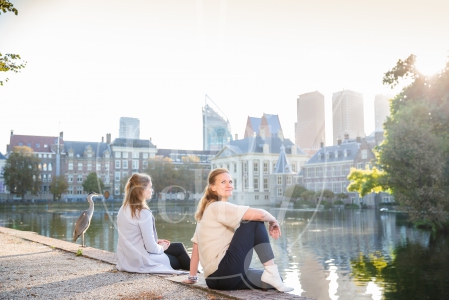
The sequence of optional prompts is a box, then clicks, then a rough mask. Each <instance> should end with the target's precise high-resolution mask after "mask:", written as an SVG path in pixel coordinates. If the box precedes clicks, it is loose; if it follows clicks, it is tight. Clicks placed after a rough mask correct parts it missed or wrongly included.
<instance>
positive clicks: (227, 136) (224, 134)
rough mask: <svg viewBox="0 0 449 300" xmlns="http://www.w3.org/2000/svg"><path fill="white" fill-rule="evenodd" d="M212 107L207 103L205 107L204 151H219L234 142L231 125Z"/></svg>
mask: <svg viewBox="0 0 449 300" xmlns="http://www.w3.org/2000/svg"><path fill="white" fill-rule="evenodd" d="M206 98H208V97H207V96H206ZM212 105H213V102H212V103H211V104H207V103H206V105H205V106H204V107H203V150H211V151H218V150H221V149H222V148H223V147H224V145H226V144H227V143H228V142H229V141H232V134H231V124H230V123H229V121H228V120H225V118H224V117H223V116H221V115H220V114H219V113H218V110H219V108H218V107H216V108H215V109H214V108H212Z"/></svg>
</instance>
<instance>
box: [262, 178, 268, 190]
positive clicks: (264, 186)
mask: <svg viewBox="0 0 449 300" xmlns="http://www.w3.org/2000/svg"><path fill="white" fill-rule="evenodd" d="M263 189H264V190H268V178H264V179H263Z"/></svg>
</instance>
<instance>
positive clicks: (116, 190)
mask: <svg viewBox="0 0 449 300" xmlns="http://www.w3.org/2000/svg"><path fill="white" fill-rule="evenodd" d="M114 195H120V186H117V185H116V186H115V187H114Z"/></svg>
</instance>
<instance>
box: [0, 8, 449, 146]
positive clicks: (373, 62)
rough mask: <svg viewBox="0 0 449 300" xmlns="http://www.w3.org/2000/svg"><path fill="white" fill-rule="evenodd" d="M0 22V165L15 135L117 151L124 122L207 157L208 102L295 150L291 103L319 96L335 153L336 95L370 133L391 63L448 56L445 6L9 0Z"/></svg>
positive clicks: (237, 130) (428, 62)
mask: <svg viewBox="0 0 449 300" xmlns="http://www.w3.org/2000/svg"><path fill="white" fill-rule="evenodd" d="M11 3H13V4H14V6H15V7H16V8H17V9H18V11H19V14H18V15H17V16H15V15H14V14H13V13H2V14H1V15H0V36H1V37H2V38H1V43H0V52H1V53H2V54H6V53H16V54H20V55H21V56H22V58H23V59H24V60H26V61H27V66H26V68H25V69H23V70H22V72H21V73H19V74H14V73H4V72H0V77H1V78H2V79H4V78H6V77H8V78H9V82H7V83H6V84H5V85H4V86H1V87H0V104H1V112H0V152H1V153H5V151H6V144H8V143H9V136H10V131H11V130H14V133H15V134H20V135H40V136H57V135H58V134H59V132H61V131H63V132H64V139H65V140H71V141H101V138H102V137H105V136H106V134H107V133H111V136H112V140H113V139H115V138H118V137H119V125H120V117H131V118H137V119H139V120H140V138H141V139H150V138H152V142H153V144H155V145H157V147H158V148H165V149H168V148H174V149H188V150H201V149H202V142H203V141H202V107H203V106H204V105H205V95H206V94H207V95H208V96H209V97H210V98H211V99H212V100H213V101H214V102H215V103H216V104H217V106H219V108H220V109H221V111H223V112H224V114H226V116H227V117H228V118H229V122H230V124H231V129H232V135H233V136H235V134H238V136H239V137H243V135H244V130H245V125H246V121H247V117H248V116H255V117H259V116H261V115H263V113H266V114H277V115H279V119H280V121H281V125H282V129H283V131H284V136H285V137H286V138H289V139H290V140H292V141H294V140H295V131H294V126H295V122H296V101H297V98H298V96H299V95H300V94H304V93H308V92H313V91H319V92H320V93H322V94H323V95H324V97H325V103H326V108H325V109H326V114H325V116H326V143H327V144H328V145H331V144H332V117H331V114H332V111H331V110H332V108H331V101H332V94H333V93H335V92H338V91H341V90H343V89H349V90H353V91H356V92H358V93H362V94H363V98H364V110H365V133H366V134H367V135H368V134H370V133H371V132H372V131H373V130H374V97H375V95H376V94H390V95H394V94H395V93H396V92H397V91H398V90H395V91H392V90H390V89H389V88H388V87H386V86H383V85H382V77H383V74H384V73H385V72H387V71H388V70H389V69H391V68H392V67H394V65H395V64H396V62H397V60H398V59H405V58H406V57H408V56H409V55H410V54H416V55H417V56H418V61H420V62H421V68H422V70H425V69H426V68H433V70H432V71H436V70H437V67H440V68H442V67H443V63H444V59H445V57H446V55H447V51H448V50H449V39H447V38H446V37H447V36H449V18H447V16H446V11H447V4H446V1H443V0H429V1H426V2H419V3H418V1H416V2H410V1H405V0H397V1H391V0H390V1H386V0H379V1H376V2H361V1H357V0H348V1H332V0H327V1H325V0H321V1H305V0H304V1H301V0H284V1H282V2H279V1H274V0H265V1H255V0H254V1H253V0H251V1H249V0H210V1H204V0H165V1H155V0H148V1H142V0H129V1H127V2H126V6H124V4H123V2H122V1H118V0H108V1H106V0H96V1H86V0H79V1H69V0H42V1H20V0H16V1H14V0H11Z"/></svg>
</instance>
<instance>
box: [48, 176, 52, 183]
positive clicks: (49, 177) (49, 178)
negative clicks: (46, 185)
mask: <svg viewBox="0 0 449 300" xmlns="http://www.w3.org/2000/svg"><path fill="white" fill-rule="evenodd" d="M48 182H51V174H48Z"/></svg>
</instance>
